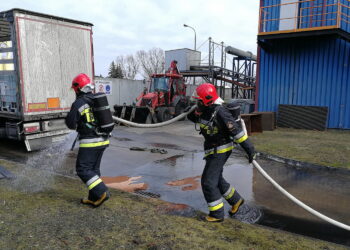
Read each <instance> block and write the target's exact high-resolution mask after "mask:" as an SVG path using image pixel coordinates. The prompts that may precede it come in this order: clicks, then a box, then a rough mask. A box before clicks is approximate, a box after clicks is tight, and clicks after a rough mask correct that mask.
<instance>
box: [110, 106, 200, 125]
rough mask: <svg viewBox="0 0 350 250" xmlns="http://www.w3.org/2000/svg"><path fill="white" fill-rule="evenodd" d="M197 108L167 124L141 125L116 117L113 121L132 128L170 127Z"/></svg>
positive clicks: (193, 107)
mask: <svg viewBox="0 0 350 250" xmlns="http://www.w3.org/2000/svg"><path fill="white" fill-rule="evenodd" d="M195 108H197V105H194V106H192V107H191V109H190V110H189V111H187V112H185V113H182V114H181V115H178V116H176V117H175V118H173V119H171V120H168V121H165V122H159V123H154V124H141V123H136V122H131V121H127V120H124V119H121V118H119V117H116V116H113V120H114V121H116V122H121V123H124V124H126V125H129V126H132V127H136V128H157V127H162V126H166V125H169V124H171V123H174V122H176V121H179V120H181V119H183V118H185V116H186V115H188V114H189V113H191V112H192V111H193V110H195Z"/></svg>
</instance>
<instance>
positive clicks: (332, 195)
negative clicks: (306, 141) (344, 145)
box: [0, 121, 350, 246]
mask: <svg viewBox="0 0 350 250" xmlns="http://www.w3.org/2000/svg"><path fill="white" fill-rule="evenodd" d="M73 140H74V133H72V134H71V135H70V136H69V137H67V140H66V142H65V144H64V145H61V146H58V147H52V148H49V149H48V150H44V151H41V152H31V153H26V152H25V148H24V146H23V145H21V144H20V143H16V142H11V141H10V142H9V141H2V142H0V148H1V150H0V158H2V159H6V160H11V161H15V162H18V163H21V164H25V165H26V166H30V167H35V168H40V169H45V170H47V172H50V171H52V172H53V171H54V172H58V173H60V174H68V175H75V171H74V168H75V158H76V154H77V148H75V149H74V151H69V148H70V146H71V144H72V142H73ZM202 142H203V139H202V137H201V136H200V135H198V132H196V131H194V126H193V125H192V124H191V123H189V122H186V121H183V122H178V123H176V124H175V125H170V126H168V127H162V128H155V129H139V128H129V127H124V126H121V127H116V129H115V130H114V132H113V137H112V138H111V145H110V147H109V148H108V149H107V150H106V152H105V154H104V157H103V159H102V164H101V166H102V167H101V174H102V176H103V179H104V181H105V183H106V184H107V185H108V186H109V187H110V188H117V189H122V190H125V191H128V192H135V193H138V194H140V195H143V196H147V197H153V198H160V199H162V200H165V201H169V202H172V203H174V204H175V205H173V206H170V207H162V208H159V210H160V211H166V212H169V211H170V212H173V213H174V214H178V215H186V214H187V213H189V214H190V213H193V209H191V208H194V209H198V210H201V211H203V212H207V205H206V202H205V200H204V197H203V194H202V191H201V184H200V176H201V174H202V170H203V166H204V161H203V152H202ZM133 147H137V148H141V149H143V151H139V150H130V148H133ZM152 149H163V150H164V151H166V153H164V151H160V150H152ZM152 151H153V153H152ZM258 161H259V164H260V165H261V166H262V167H263V168H264V169H265V171H266V172H267V173H268V174H269V175H271V177H272V178H274V179H275V180H276V181H277V182H278V183H279V184H280V185H281V186H282V187H284V188H285V189H286V190H287V191H289V192H290V193H291V194H293V195H294V196H296V197H297V198H298V199H300V200H301V201H303V202H304V203H306V204H307V205H309V206H311V207H312V208H314V209H316V210H318V211H319V212H321V213H323V214H325V215H327V216H329V217H331V218H333V219H335V220H339V221H340V222H342V223H345V224H348V225H349V224H350V172H349V173H348V174H344V172H339V173H338V172H337V171H329V170H317V171H313V170H310V169H300V168H294V167H291V166H286V165H284V164H281V163H277V162H273V161H269V160H264V159H258ZM224 177H225V179H226V180H227V181H228V182H230V183H231V184H232V185H233V186H234V187H235V188H236V189H237V190H238V192H239V193H240V194H241V195H242V196H243V197H244V198H245V200H246V203H247V204H248V205H249V206H252V207H256V208H259V209H260V210H261V211H262V212H263V214H264V216H263V218H262V220H261V221H260V222H259V223H260V224H261V225H265V226H269V227H273V228H277V229H280V230H286V231H290V232H294V233H297V234H303V235H307V236H311V237H315V238H320V239H323V240H327V241H331V242H336V243H340V244H344V245H347V246H350V232H347V231H345V230H343V229H339V228H336V227H335V226H332V225H330V224H328V223H326V222H323V221H321V220H319V219H317V218H316V217H315V216H313V215H311V214H309V213H308V212H306V211H304V210H303V209H301V208H299V207H298V206H297V205H295V204H294V203H292V202H291V201H290V200H288V199H287V198H285V197H284V196H283V195H282V194H281V193H280V192H279V191H277V190H276V189H275V188H274V187H273V186H272V185H271V184H270V183H268V181H266V180H265V179H264V178H263V177H262V176H261V175H260V174H259V173H258V171H257V170H256V169H254V168H253V167H252V166H250V165H249V164H248V163H247V159H246V158H245V157H243V155H242V154H241V153H240V152H235V153H233V155H232V157H231V158H229V160H228V162H227V164H226V166H225V168H224ZM40 178H48V179H49V177H48V176H46V175H44V177H42V176H40ZM45 185H49V182H46V184H45ZM35 190H38V189H35ZM182 208H183V209H182ZM225 208H226V210H228V208H229V206H228V204H225Z"/></svg>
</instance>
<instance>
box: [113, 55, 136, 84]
mask: <svg viewBox="0 0 350 250" xmlns="http://www.w3.org/2000/svg"><path fill="white" fill-rule="evenodd" d="M116 63H117V64H118V65H120V67H121V70H122V72H123V76H124V77H125V78H127V79H132V80H134V79H135V77H136V75H137V73H138V71H139V62H138V60H136V58H135V57H134V56H133V55H127V56H118V57H117V59H116Z"/></svg>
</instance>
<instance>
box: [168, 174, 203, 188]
mask: <svg viewBox="0 0 350 250" xmlns="http://www.w3.org/2000/svg"><path fill="white" fill-rule="evenodd" d="M200 178H201V176H200V175H199V176H195V177H188V178H185V179H182V180H176V181H170V182H168V183H166V184H167V185H169V186H176V187H181V186H183V187H182V188H181V190H182V191H189V190H195V189H197V188H199V187H200V185H201V184H200V182H199V179H200Z"/></svg>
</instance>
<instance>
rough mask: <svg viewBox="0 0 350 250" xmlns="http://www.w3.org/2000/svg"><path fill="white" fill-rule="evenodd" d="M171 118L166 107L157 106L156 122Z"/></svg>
mask: <svg viewBox="0 0 350 250" xmlns="http://www.w3.org/2000/svg"><path fill="white" fill-rule="evenodd" d="M170 119H171V114H170V111H169V109H168V108H158V112H157V120H158V122H165V121H168V120H170Z"/></svg>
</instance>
